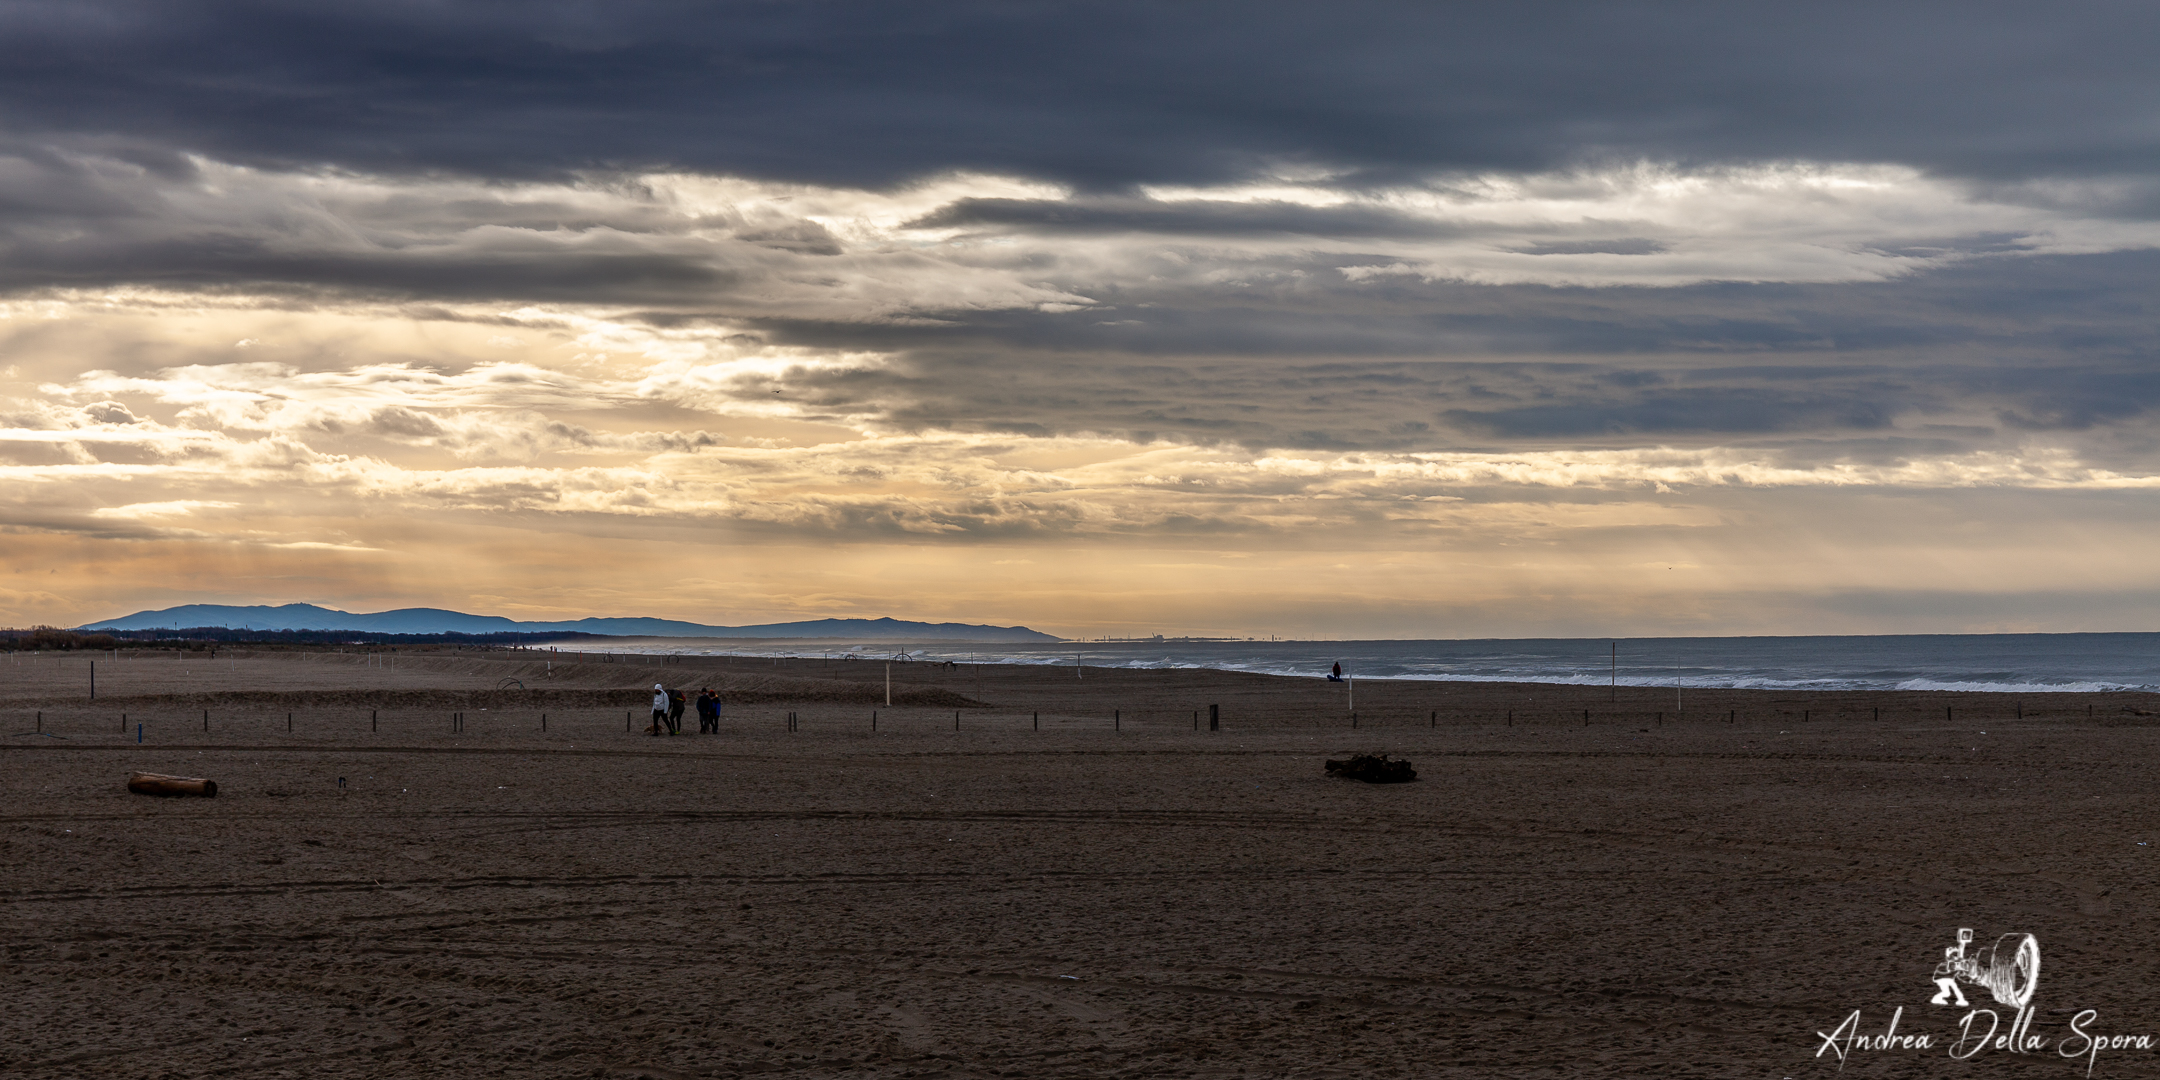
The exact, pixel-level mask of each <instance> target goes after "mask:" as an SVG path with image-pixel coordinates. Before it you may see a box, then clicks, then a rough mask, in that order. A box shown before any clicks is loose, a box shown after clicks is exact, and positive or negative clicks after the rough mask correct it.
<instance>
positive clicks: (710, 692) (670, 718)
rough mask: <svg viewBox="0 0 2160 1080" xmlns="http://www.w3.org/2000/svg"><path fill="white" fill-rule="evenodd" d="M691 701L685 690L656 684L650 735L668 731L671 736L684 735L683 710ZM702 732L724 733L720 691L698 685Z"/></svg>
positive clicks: (699, 719) (699, 726) (708, 733)
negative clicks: (721, 719) (721, 725)
mask: <svg viewBox="0 0 2160 1080" xmlns="http://www.w3.org/2000/svg"><path fill="white" fill-rule="evenodd" d="M689 704H690V701H689V698H688V697H687V695H685V694H684V693H683V692H682V691H681V690H670V689H668V688H667V687H665V686H663V685H661V684H659V683H654V684H653V695H652V726H651V727H649V728H647V729H645V733H646V734H647V735H658V734H660V733H661V732H663V731H665V732H667V733H668V734H670V735H680V734H682V715H683V711H684V710H685V709H686V708H688V707H689ZM697 715H698V734H700V735H718V734H720V694H719V692H718V691H716V690H714V689H713V688H712V687H710V686H704V687H699V688H698V694H697Z"/></svg>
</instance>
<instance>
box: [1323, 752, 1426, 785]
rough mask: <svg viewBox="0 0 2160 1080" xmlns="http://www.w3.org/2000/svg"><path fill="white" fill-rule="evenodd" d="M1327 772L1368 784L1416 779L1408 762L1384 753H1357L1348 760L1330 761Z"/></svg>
mask: <svg viewBox="0 0 2160 1080" xmlns="http://www.w3.org/2000/svg"><path fill="white" fill-rule="evenodd" d="M1327 774H1328V775H1329V776H1340V777H1342V778H1343V779H1345V780H1363V781H1365V782H1366V783H1368V784H1401V783H1407V782H1409V781H1411V780H1415V779H1417V770H1416V769H1413V768H1411V767H1410V763H1409V762H1407V761H1404V760H1403V759H1401V758H1393V759H1390V758H1389V757H1388V756H1387V755H1386V754H1358V755H1355V756H1353V757H1351V758H1350V759H1349V760H1348V761H1330V762H1328V763H1327Z"/></svg>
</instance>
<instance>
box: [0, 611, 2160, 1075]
mask: <svg viewBox="0 0 2160 1080" xmlns="http://www.w3.org/2000/svg"><path fill="white" fill-rule="evenodd" d="M92 659H93V657H90V656H88V655H82V654H76V655H68V656H64V657H59V658H55V657H54V656H51V655H46V656H43V657H38V658H36V659H35V661H33V659H32V658H30V657H27V656H18V657H14V658H12V659H11V661H10V662H0V717H4V722H5V727H4V731H0V735H4V736H5V738H4V739H0V746H4V748H5V749H4V752H0V794H4V796H5V803H4V805H5V813H6V815H7V822H6V827H5V829H4V830H0V866H5V867H6V868H7V873H6V875H5V880H4V881H0V926H4V929H5V935H4V938H0V943H4V948H5V950H6V951H5V954H4V960H5V964H6V971H7V973H8V978H7V979H6V980H4V981H0V1074H4V1075H8V1076H36V1077H48V1076H49V1077H77V1076H79V1077H209V1076H242V1077H309V1078H323V1077H391V1076H411V1077H468V1076H471V1077H481V1076H518V1077H525V1076H532V1077H605V1076H614V1077H636V1076H647V1077H655V1078H675V1077H733V1076H747V1075H751V1074H758V1073H773V1074H780V1075H785V1076H789V1077H805V1078H823V1077H932V1076H949V1077H989V1076H1052V1077H1097V1076H1128V1077H1156V1076H1195V1077H1254V1078H1257V1077H1336V1076H1339V1077H1365V1076H1414V1077H1424V1076H1444V1077H1458V1076H1459V1077H1488V1076H1701V1077H1731V1076H1774V1077H1786V1076H1794V1077H1797V1076H1823V1077H1829V1076H1834V1075H1844V1076H1857V1077H1879V1076H1901V1077H1902V1076H1937V1075H1942V1076H1950V1075H1958V1076H1965V1075H1970V1076H1982V1075H1994V1074H1995V1072H1996V1071H1998V1070H2005V1071H2007V1074H2014V1075H2020V1076H2063V1077H2071V1076H2077V1075H2082V1074H2083V1073H2084V1072H2085V1067H2086V1065H2087V1064H2088V1063H2087V1061H2086V1060H2085V1059H2083V1058H2078V1059H2075V1060H2073V1059H2071V1058H2067V1057H2064V1056H2062V1054H2061V1053H2060V1052H2059V1050H2060V1049H2061V1048H2062V1047H2063V1046H2064V1045H2067V1044H2066V1043H2064V1042H2063V1041H2062V1040H2065V1039H2067V1038H2068V1037H2069V1030H2068V1027H2067V1025H2068V1024H2069V1022H2070V1021H2071V1020H2072V1019H2073V1018H2074V1017H2075V1016H2076V1015H2077V1014H2078V1013H2079V1012H2080V1011H2081V1010H2085V1009H2092V1010H2096V1011H2097V1015H2096V1017H2095V1018H2094V1019H2093V1020H2091V1021H2088V1022H2086V1024H2085V1026H2086V1028H2087V1029H2088V1030H2098V1031H2104V1032H2108V1033H2113V1034H2133V1035H2134V1034H2146V1035H2153V1036H2160V990H2156V988H2155V987H2154V985H2153V981H2152V979H2151V978H2150V977H2149V976H2150V973H2151V972H2152V971H2153V970H2154V966H2155V965H2154V961H2153V959H2152V953H2151V942H2152V941H2153V940H2154V936H2155V935H2154V930H2155V929H2156V927H2155V925H2154V900H2155V885H2156V882H2155V872H2154V865H2155V864H2154V862H2153V860H2154V859H2155V858H2160V825H2156V824H2155V823H2154V819H2153V816H2152V812H2151V807H2152V804H2153V800H2154V797H2155V795H2156V793H2160V783H2156V779H2155V773H2154V764H2153V763H2154V762H2155V760H2156V759H2160V696H2156V695H2150V694H2134V693H2121V694H2058V695H2018V696H2011V695H1987V694H1959V693H1931V692H1910V693H1858V692H1854V693H1823V694H1808V693H1799V692H1790V691H1778V692H1770V691H1759V692H1758V691H1714V690H1700V689H1687V690H1685V691H1683V692H1682V693H1681V696H1680V700H1679V701H1678V702H1676V701H1675V700H1674V692H1673V691H1672V690H1671V689H1670V688H1667V689H1664V690H1644V689H1634V690H1631V689H1628V688H1621V689H1619V690H1617V691H1612V690H1608V689H1607V688H1603V687H1558V686H1549V685H1526V684H1461V683H1456V684H1438V683H1415V682H1377V681H1364V680H1361V681H1360V682H1359V683H1358V684H1357V686H1356V694H1357V700H1356V702H1355V707H1354V710H1353V707H1352V703H1351V702H1350V701H1349V700H1348V697H1347V692H1348V687H1346V686H1342V685H1337V684H1329V683H1327V682H1325V681H1324V680H1320V679H1317V678H1315V679H1290V678H1282V677H1275V676H1260V675H1241V674H1231V673H1222V672H1206V671H1128V670H1109V669H1100V668H1086V669H1082V670H1080V671H1078V672H1076V671H1075V670H1074V669H1073V668H1070V667H1066V668H1055V667H1040V666H984V667H980V668H971V667H969V666H967V665H960V666H957V667H944V666H932V665H928V664H896V665H893V667H892V669H891V679H892V684H891V695H892V697H891V700H892V702H893V703H892V704H891V705H887V704H885V702H886V700H887V699H886V693H887V689H886V682H885V680H886V668H885V665H884V664H882V663H880V662H874V661H857V662H844V661H828V660H825V659H823V658H819V657H811V658H807V659H800V660H793V661H773V660H766V659H748V658H698V659H695V660H690V659H684V660H681V661H670V662H662V663H655V662H653V661H652V660H651V659H650V658H639V659H637V660H635V661H631V662H621V663H608V662H600V661H598V660H580V659H577V658H574V657H570V656H568V654H557V655H549V654H543V653H534V652H499V651H457V650H448V649H445V650H436V651H426V650H422V651H414V650H406V651H403V652H400V653H399V654H397V656H396V658H395V661H394V666H392V662H391V661H390V660H389V659H388V658H387V657H374V656H369V655H364V654H361V653H355V652H348V653H337V652H286V653H263V652H251V651H249V650H246V649H231V650H227V649H221V650H219V651H218V653H217V655H216V657H215V658H212V657H211V656H210V655H209V654H207V653H203V652H195V653H175V652H164V653H155V652H149V651H143V652H130V653H122V654H120V655H118V656H115V655H114V654H104V655H103V657H102V658H96V659H97V672H96V677H97V697H96V699H95V700H92V699H90V698H89V697H88V696H87V695H88V677H89V670H88V664H89V663H90V661H91V660H92ZM656 681H658V682H664V683H666V684H668V685H670V686H687V687H690V688H692V689H695V688H696V687H699V686H704V685H711V686H714V687H716V688H719V689H721V690H722V692H723V694H724V696H725V698H726V700H727V702H728V706H727V711H726V713H725V715H724V718H723V721H722V730H721V733H720V734H718V735H697V734H691V732H695V731H696V729H697V724H696V719H695V717H694V716H692V717H690V718H688V719H687V720H686V723H685V728H686V733H685V734H683V735H680V736H675V737H672V738H668V737H651V736H647V735H645V734H643V726H644V724H645V718H646V705H645V701H646V697H647V695H649V693H650V688H651V686H652V684H653V683H654V682H656ZM1211 706H1212V707H1214V708H1215V710H1216V715H1218V716H1219V718H1220V728H1219V730H1210V729H1209V723H1208V719H1209V710H1210V707H1211ZM1353 711H1354V713H1355V716H1354V718H1353V715H1352V714H1353ZM457 713H462V714H463V718H464V719H463V723H462V730H457V729H456V725H455V722H454V721H453V719H452V717H453V715H454V714H457ZM542 714H545V716H546V721H545V722H546V730H545V731H543V730H542V728H541V725H542V720H541V717H542ZM626 714H627V715H628V716H629V720H628V721H627V726H628V727H629V728H631V729H632V730H631V731H629V732H626V730H625V727H626V721H625V716H626ZM790 714H793V715H794V716H795V718H796V725H795V726H796V727H797V728H798V730H795V731H792V732H791V731H789V730H788V726H789V725H788V717H789V715H790ZM873 714H875V719H874V721H873ZM206 715H207V719H206ZM873 723H874V724H875V729H874V730H873ZM1353 724H1355V726H1354V727H1353ZM138 725H139V731H138ZM1196 727H1197V730H1196ZM138 737H139V738H140V741H139V742H138V741H137V740H138ZM1367 751H1370V752H1385V753H1389V754H1393V755H1396V756H1400V757H1407V758H1409V759H1411V760H1412V761H1413V762H1414V763H1415V764H1416V767H1417V769H1418V772H1419V776H1420V779H1419V780H1418V781H1417V782H1416V783H1411V784H1403V785H1388V786H1378V785H1364V784H1357V783H1352V782H1347V781H1342V780H1335V779H1329V778H1327V777H1325V776H1324V775H1323V770H1322V765H1323V762H1324V761H1325V760H1327V759H1329V758H1331V757H1341V756H1345V755H1346V754H1348V753H1352V752H1367ZM137 770H143V771H152V772H160V773H170V774H178V775H187V776H202V777H208V778H212V779H215V780H216V781H217V782H218V783H219V785H220V787H221V790H220V794H219V795H218V797H217V798H215V799H156V798H149V797H145V796H139V795H131V794H130V793H128V791H127V790H126V788H125V782H126V780H127V777H128V774H129V773H130V772H132V771H137ZM1961 926H1962V927H1973V928H1977V929H1978V933H1979V935H1980V937H1981V938H1982V939H1983V940H1984V941H1993V940H1994V938H1995V937H1996V936H1997V935H1999V934H2003V933H2011V932H2016V933H2029V934H2032V935H2035V937H2036V938H2037V940H2038V941H2039V942H2040V944H2041V947H2042V948H2043V949H2044V950H2045V957H2046V960H2045V966H2044V968H2043V975H2042V979H2041V982H2040V985H2039V988H2038V992H2037V994H2036V996H2035V997H2034V999H2033V1001H2032V1009H2033V1011H2032V1019H2031V1021H2030V1024H2031V1030H2032V1032H2033V1033H2034V1034H2035V1035H2037V1036H2039V1037H2043V1038H2046V1039H2048V1040H2051V1043H2050V1045H2049V1046H2048V1048H2047V1049H2046V1051H2045V1052H2034V1053H2028V1054H2024V1055H2017V1054H2013V1053H2010V1052H2009V1051H2007V1050H1986V1051H1984V1052H1982V1053H1979V1054H1978V1055H1977V1056H1975V1057H1973V1058H1971V1059H1969V1060H1963V1061H1959V1060H1952V1059H1951V1058H1950V1057H1949V1056H1948V1054H1947V1053H1946V1050H1945V1048H1946V1047H1947V1046H1948V1045H1949V1044H1950V1042H1951V1040H1952V1039H1955V1038H1956V1037H1957V1034H1958V1022H1959V1019H1960V1018H1961V1017H1962V1016H1964V1015H1965V1014H1966V1012H1967V1010H1964V1009H1957V1008H1955V1007H1951V1006H1931V1005H1929V1004H1928V1003H1927V1002H1928V998H1929V995H1931V994H1933V993H1934V992H1935V990H1936V987H1935V985H1934V984H1933V983H1932V982H1931V974H1930V973H1931V971H1932V970H1933V967H1934V965H1935V963H1936V961H1938V960H1939V959H1941V955H1942V949H1943V947H1944V946H1946V945H1952V944H1954V941H1953V936H1954V935H1955V933H1956V930H1957V928H1959V927H1961ZM1968 992H1970V993H1973V994H1975V995H1977V997H1976V999H1975V1001H1974V1004H1975V1005H1981V1006H1986V1007H1990V1008H1994V1009H1996V1010H1997V1011H1998V1012H1999V1013H2000V1015H2001V1018H2002V1023H2003V1030H2004V1031H2005V1032H2006V1033H2007V1031H2008V1030H2009V1025H2010V1021H2011V1017H2012V1016H2013V1015H2014V1014H2015V1012H2016V1010H2015V1009H2009V1008H2005V1007H2003V1006H2000V1005H1996V1004H1995V1003H1993V1002H1992V1001H1990V1000H1988V998H1987V991H1985V990H1980V989H1976V988H1968ZM1899 1008H1902V1009H1903V1010H1904V1011H1903V1013H1902V1019H1901V1020H1900V1021H1899V1022H1900V1024H1901V1026H1900V1028H1899V1032H1900V1034H1902V1035H1918V1034H1929V1035H1931V1036H1933V1039H1934V1041H1933V1043H1932V1045H1931V1046H1930V1047H1928V1048H1925V1049H1899V1048H1893V1049H1884V1050H1874V1049H1862V1048H1855V1047H1852V1046H1850V1045H1846V1046H1844V1047H1842V1048H1841V1051H1842V1052H1843V1053H1844V1054H1845V1056H1846V1060H1843V1061H1840V1060H1839V1054H1838V1053H1836V1052H1825V1049H1824V1039H1823V1038H1822V1037H1821V1036H1820V1035H1818V1032H1831V1031H1833V1030H1834V1029H1835V1028H1836V1027H1837V1026H1838V1025H1839V1024H1840V1023H1841V1022H1843V1021H1845V1020H1846V1018H1847V1017H1848V1016H1849V1015H1850V1014H1851V1013H1852V1012H1853V1011H1854V1010H1859V1011H1860V1013H1861V1016H1862V1019H1861V1022H1860V1028H1859V1030H1860V1031H1861V1032H1862V1033H1864V1034H1869V1035H1873V1034H1879V1033H1881V1032H1882V1031H1883V1030H1884V1029H1885V1026H1886V1025H1888V1024H1889V1023H1890V1022H1891V1018H1892V1015H1893V1011H1894V1010H1897V1009H1899ZM2156 1054H2160V1051H2154V1050H2136V1049H2122V1050H2111V1051H2109V1052H2105V1053H2102V1054H2100V1055H2099V1057H2098V1058H2097V1061H2096V1062H2094V1063H2093V1064H2094V1068H2093V1070H2092V1072H2091V1075H2093V1076H2150V1075H2160V1056H2156ZM1841 1066H1842V1073H1840V1071H1839V1070H1840V1067H1841Z"/></svg>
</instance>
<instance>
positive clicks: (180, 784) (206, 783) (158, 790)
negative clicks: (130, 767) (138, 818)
mask: <svg viewBox="0 0 2160 1080" xmlns="http://www.w3.org/2000/svg"><path fill="white" fill-rule="evenodd" d="M128 790H129V791H132V792H134V793H135V794H137V795H200V796H202V797H204V798H206V799H214V798H216V797H217V781H215V780H205V779H203V778H202V777H199V776H166V775H165V774H163V773H154V772H139V773H134V774H132V775H130V776H129V777H128Z"/></svg>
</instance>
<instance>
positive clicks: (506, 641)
mask: <svg viewBox="0 0 2160 1080" xmlns="http://www.w3.org/2000/svg"><path fill="white" fill-rule="evenodd" d="M606 636H607V635H605V634H578V633H552V634H530V633H515V632H507V631H506V632H502V633H494V634H457V633H448V634H374V633H367V632H363V631H358V630H234V629H231V628H228V627H223V626H196V627H191V628H189V629H186V630H98V631H94V632H84V631H80V630H62V629H59V628H58V627H52V626H33V627H30V628H29V629H27V630H0V650H5V651H8V652H70V651H73V650H76V649H134V648H147V647H160V648H167V647H171V646H175V645H181V646H185V645H188V644H192V643H198V642H199V643H202V644H205V645H210V644H217V645H267V646H280V645H530V644H533V643H535V642H540V641H563V640H566V639H575V638H603V637H606Z"/></svg>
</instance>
